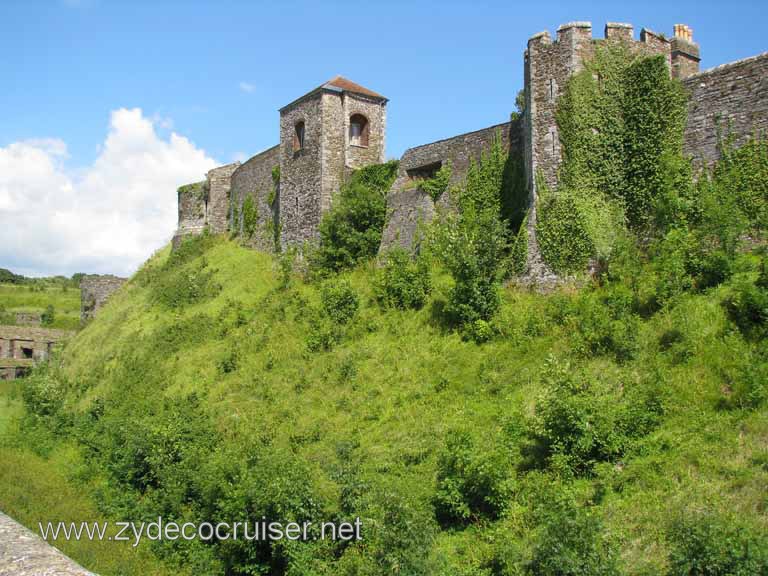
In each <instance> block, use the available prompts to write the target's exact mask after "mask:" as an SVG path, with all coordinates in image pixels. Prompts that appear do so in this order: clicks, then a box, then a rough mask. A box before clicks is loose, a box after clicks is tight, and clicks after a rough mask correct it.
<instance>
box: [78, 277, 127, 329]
mask: <svg viewBox="0 0 768 576" xmlns="http://www.w3.org/2000/svg"><path fill="white" fill-rule="evenodd" d="M125 282H126V278H119V277H118V276H112V275H96V274H92V275H89V276H84V277H83V279H82V281H81V282H80V320H81V321H82V322H87V321H88V320H90V319H91V318H93V317H94V316H95V315H96V313H97V312H98V311H99V309H100V308H101V307H102V306H104V304H106V302H107V300H108V299H109V297H110V296H111V295H112V293H113V292H115V291H116V290H118V289H119V288H120V287H121V286H122V285H123V284H125Z"/></svg>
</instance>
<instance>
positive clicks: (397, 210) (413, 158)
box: [380, 120, 522, 251]
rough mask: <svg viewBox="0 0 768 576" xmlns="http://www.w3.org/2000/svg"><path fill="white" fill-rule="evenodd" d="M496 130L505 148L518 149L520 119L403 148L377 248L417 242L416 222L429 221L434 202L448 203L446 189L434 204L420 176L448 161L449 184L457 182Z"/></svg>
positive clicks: (417, 225) (488, 146)
mask: <svg viewBox="0 0 768 576" xmlns="http://www.w3.org/2000/svg"><path fill="white" fill-rule="evenodd" d="M497 134H498V135H499V136H500V137H501V143H502V146H503V147H504V148H505V149H507V150H515V151H520V150H521V146H522V143H521V142H522V141H521V139H522V131H521V123H520V121H519V120H514V121H512V122H505V123H504V124H496V125H495V126H490V127H488V128H483V129H482V130H477V131H475V132H468V133H467V134H461V135H459V136H454V137H453V138H447V139H445V140H438V141H437V142H432V143H431V144H425V145H423V146H417V147H415V148H409V149H408V150H406V151H405V153H404V154H403V157H402V158H401V159H400V166H399V168H398V173H397V178H396V179H395V182H394V183H393V184H392V188H391V189H390V191H389V193H388V194H387V223H386V225H385V228H384V233H383V235H382V239H381V248H380V250H381V251H385V250H388V249H390V248H393V247H395V246H401V247H403V248H406V249H410V248H411V247H413V246H414V243H416V242H417V236H418V229H419V224H420V223H422V222H423V223H428V222H430V221H431V220H432V218H433V217H434V215H435V212H436V207H437V206H448V205H450V202H451V200H450V195H449V194H448V193H445V194H443V196H442V197H441V198H440V199H439V200H438V202H437V206H436V205H435V203H434V202H433V201H432V198H430V196H429V195H428V194H426V193H424V192H423V191H421V190H420V189H419V188H418V182H417V181H418V179H419V178H423V177H428V176H429V175H430V174H432V173H434V172H435V171H436V170H437V169H438V168H439V167H440V166H441V165H443V164H445V163H447V162H450V165H451V180H450V183H449V188H450V186H453V185H455V184H458V183H460V182H461V181H463V180H464V178H465V177H466V175H467V170H468V169H469V165H470V162H471V160H472V159H475V160H478V159H479V158H480V155H481V154H482V153H483V152H485V151H487V150H488V149H490V147H491V144H492V143H493V140H494V138H495V137H496V135H497Z"/></svg>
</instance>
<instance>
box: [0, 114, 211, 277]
mask: <svg viewBox="0 0 768 576" xmlns="http://www.w3.org/2000/svg"><path fill="white" fill-rule="evenodd" d="M159 123H160V121H159V120H158V119H151V118H147V117H146V116H144V114H143V113H142V111H141V110H140V109H138V108H135V109H125V108H121V109H119V110H115V111H113V112H112V115H111V119H110V125H109V131H108V134H107V137H106V140H105V141H104V143H103V144H102V146H101V147H100V153H99V156H98V157H97V158H96V160H95V162H94V163H93V164H92V165H90V166H87V167H85V168H80V169H78V170H73V169H70V168H69V167H68V166H67V164H66V160H67V146H66V143H65V142H63V141H62V140H58V139H37V140H25V141H22V142H15V143H13V144H10V145H8V146H6V147H4V148H2V147H0V267H5V268H10V269H12V270H14V271H17V272H21V273H25V274H31V275H48V274H65V275H70V274H72V273H74V272H87V273H114V274H123V275H128V274H131V273H133V272H134V271H135V270H136V269H137V267H138V266H139V265H140V264H141V263H142V262H143V261H144V260H146V259H147V258H148V257H149V256H150V255H151V254H152V253H153V252H154V251H155V250H157V249H158V248H160V247H161V246H163V245H164V243H166V242H167V241H168V240H169V239H170V237H171V235H172V234H173V230H174V229H175V227H176V218H177V207H176V189H177V188H178V187H179V186H180V185H181V184H185V183H188V182H194V181H198V180H201V179H203V177H204V175H205V172H207V171H208V170H210V169H211V168H213V167H214V166H216V164H217V163H216V161H215V160H213V159H212V158H210V157H209V156H208V155H207V154H206V152H205V151H204V150H202V149H200V148H197V147H196V146H195V145H194V144H193V143H192V142H190V141H189V140H188V139H187V138H184V137H183V136H180V135H178V134H176V133H171V134H170V136H168V137H167V138H163V137H161V136H159V135H158V133H157V127H158V125H159Z"/></svg>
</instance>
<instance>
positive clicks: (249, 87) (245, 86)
mask: <svg viewBox="0 0 768 576" xmlns="http://www.w3.org/2000/svg"><path fill="white" fill-rule="evenodd" d="M240 90H242V91H243V92H245V93H246V94H250V93H251V92H253V91H254V90H256V86H254V85H253V84H251V83H249V82H240Z"/></svg>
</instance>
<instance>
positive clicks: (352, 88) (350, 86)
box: [321, 76, 386, 100]
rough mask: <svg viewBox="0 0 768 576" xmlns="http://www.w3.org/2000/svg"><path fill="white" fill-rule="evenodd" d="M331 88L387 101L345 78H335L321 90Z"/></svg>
mask: <svg viewBox="0 0 768 576" xmlns="http://www.w3.org/2000/svg"><path fill="white" fill-rule="evenodd" d="M329 86H333V87H335V88H341V89H342V90H344V91H346V92H355V93H357V94H362V95H363V96H370V97H372V98H381V99H382V100H386V98H385V97H384V96H382V95H381V94H378V93H376V92H374V91H373V90H368V88H365V87H364V86H360V84H356V83H355V82H352V80H347V79H346V78H344V77H343V76H336V77H335V78H332V79H331V80H328V82H326V83H325V84H323V85H322V86H321V88H325V87H329Z"/></svg>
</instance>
